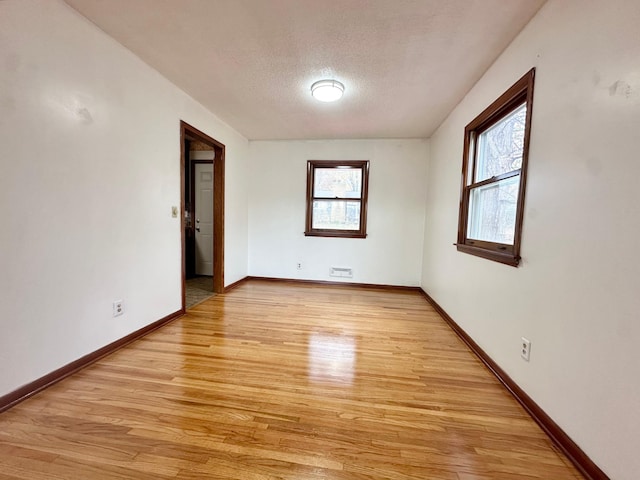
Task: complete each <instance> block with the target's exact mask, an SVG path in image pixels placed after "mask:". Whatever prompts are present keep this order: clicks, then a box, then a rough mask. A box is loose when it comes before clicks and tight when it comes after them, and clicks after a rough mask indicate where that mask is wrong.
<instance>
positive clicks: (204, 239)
mask: <svg viewBox="0 0 640 480" xmlns="http://www.w3.org/2000/svg"><path fill="white" fill-rule="evenodd" d="M180 133H181V152H182V153H181V159H180V164H181V174H182V175H181V177H182V182H181V187H182V192H183V194H182V219H183V221H182V226H183V228H182V306H183V309H186V308H190V307H192V306H193V305H195V304H197V303H200V302H201V301H203V300H204V299H206V298H209V297H210V296H211V295H213V294H214V293H222V292H223V291H224V145H222V144H221V143H219V142H217V141H216V140H214V139H213V138H211V137H209V136H207V135H206V134H204V133H203V132H201V131H199V130H197V129H195V128H193V127H191V126H190V125H188V124H186V123H184V122H181V124H180Z"/></svg>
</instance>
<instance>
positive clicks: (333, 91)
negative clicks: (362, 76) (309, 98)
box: [311, 80, 344, 102]
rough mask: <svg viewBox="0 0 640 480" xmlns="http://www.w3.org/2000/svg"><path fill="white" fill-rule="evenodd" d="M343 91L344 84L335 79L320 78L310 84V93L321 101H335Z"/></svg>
mask: <svg viewBox="0 0 640 480" xmlns="http://www.w3.org/2000/svg"><path fill="white" fill-rule="evenodd" d="M343 93H344V85H343V84H342V83H340V82H339V81H337V80H320V81H317V82H315V83H314V84H313V85H311V95H313V98H315V99H316V100H320V101H321V102H335V101H336V100H340V98H341V97H342V94H343Z"/></svg>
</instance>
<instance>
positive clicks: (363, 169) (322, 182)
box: [304, 160, 369, 238]
mask: <svg viewBox="0 0 640 480" xmlns="http://www.w3.org/2000/svg"><path fill="white" fill-rule="evenodd" d="M368 184H369V161H368V160H355V161H331V160H309V161H308V162H307V222H306V228H305V232H304V234H305V235H307V236H317V237H347V238H365V237H366V236H367V187H368Z"/></svg>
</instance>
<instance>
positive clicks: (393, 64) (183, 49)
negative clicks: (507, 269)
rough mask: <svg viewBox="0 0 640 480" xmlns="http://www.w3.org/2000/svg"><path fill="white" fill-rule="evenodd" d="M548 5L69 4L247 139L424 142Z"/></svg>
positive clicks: (188, 0)
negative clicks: (332, 97) (317, 92)
mask: <svg viewBox="0 0 640 480" xmlns="http://www.w3.org/2000/svg"><path fill="white" fill-rule="evenodd" d="M544 1H545V0H325V1H317V0H313V1H312V0H180V1H178V0H108V1H105V0H66V2H67V3H68V4H69V5H71V6H72V7H73V8H75V9H76V10H78V11H79V12H80V13H81V14H83V15H84V16H86V17H87V18H89V19H90V20H91V21H93V22H94V23H95V24H96V25H98V26H99V27H100V28H101V29H103V30H104V31H105V32H107V33H108V34H109V35H111V36H112V37H114V38H115V39H116V40H117V41H119V42H120V43H122V44H123V45H124V46H126V47H127V48H129V49H130V50H132V51H133V52H134V53H135V54H137V55H138V56H139V57H140V58H142V59H143V60H144V61H145V62H147V63H148V64H149V65H151V66H153V67H154V68H155V69H157V70H158V71H159V72H160V73H162V74H163V75H164V76H165V77H167V78H168V79H169V80H171V81H172V82H173V83H175V84H176V85H177V86H179V87H180V88H182V89H183V90H185V91H186V92H187V93H189V94H190V95H191V96H192V97H194V98H195V99H196V100H198V101H199V102H200V103H202V104H203V105H205V106H206V107H207V108H208V109H210V110H211V111H212V112H214V113H215V114H216V115H218V116H219V117H220V118H221V119H222V120H224V121H225V122H227V123H228V124H229V125H231V126H232V127H234V128H235V129H236V130H238V131H239V132H240V133H242V134H243V135H244V136H246V137H247V138H249V139H252V140H255V139H317V138H416V137H418V138H424V137H429V136H430V135H431V134H432V133H433V131H434V130H435V129H436V128H437V127H438V125H439V124H440V123H441V122H442V121H443V120H444V119H445V117H446V116H447V114H448V113H449V112H450V111H451V110H452V109H453V108H454V107H455V105H456V104H457V103H458V102H459V101H460V100H461V99H462V97H463V96H464V95H465V94H466V93H467V91H468V90H469V89H470V88H471V86H472V85H473V84H474V83H475V82H476V81H477V80H478V79H479V78H480V76H481V75H482V74H483V73H484V71H485V70H486V69H487V68H488V67H489V66H490V65H491V63H492V62H493V61H494V60H495V59H496V57H497V56H498V55H499V54H500V53H501V52H502V50H504V48H505V47H506V46H507V45H508V44H509V43H510V42H511V40H512V39H513V38H514V37H515V36H516V35H517V34H518V32H520V30H521V29H522V28H523V27H524V26H525V25H526V24H527V22H528V21H529V19H530V18H531V17H532V16H533V15H534V14H535V13H536V12H537V10H538V9H539V8H540V6H541V5H542V4H543V3H544ZM523 73H524V72H523ZM323 78H335V79H337V80H339V81H341V82H342V83H344V85H345V87H346V89H345V95H344V97H343V98H342V100H341V101H339V102H337V103H332V104H323V103H321V102H318V101H316V100H314V99H313V98H312V97H311V95H310V89H309V88H310V86H311V84H312V83H313V82H314V81H316V80H320V79H323Z"/></svg>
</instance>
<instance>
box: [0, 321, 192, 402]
mask: <svg viewBox="0 0 640 480" xmlns="http://www.w3.org/2000/svg"><path fill="white" fill-rule="evenodd" d="M182 315H184V310H178V311H177V312H173V313H171V314H169V315H167V316H166V317H164V318H161V319H160V320H158V321H156V322H153V323H151V324H149V325H147V326H146V327H142V328H140V329H139V330H136V331H135V332H133V333H130V334H129V335H127V336H126V337H122V338H121V339H120V340H116V341H115V342H112V343H110V344H109V345H105V346H104V347H102V348H99V349H98V350H96V351H95V352H91V353H88V354H87V355H85V356H84V357H80V358H79V359H77V360H74V361H73V362H71V363H68V364H67V365H65V366H63V367H60V368H58V369H57V370H54V371H53V372H51V373H48V374H46V375H45V376H43V377H40V378H38V379H37V380H34V381H33V382H30V383H27V384H26V385H23V386H22V387H20V388H18V389H16V390H14V391H13V392H9V393H7V394H6V395H3V396H1V397H0V412H3V411H5V410H7V409H9V408H11V407H13V406H14V405H16V404H18V403H20V402H21V401H23V400H26V399H27V398H29V397H31V396H33V395H35V394H36V393H38V392H40V391H42V390H44V389H45V388H47V387H50V386H51V385H53V384H54V383H57V382H59V381H60V380H62V379H63V378H66V377H68V376H69V375H72V374H74V373H76V372H77V371H78V370H82V369H83V368H85V367H87V366H89V365H91V364H92V363H94V362H96V361H98V360H100V359H101V358H102V357H105V356H107V355H109V354H110V353H113V352H115V351H116V350H118V349H120V348H122V347H124V346H125V345H128V344H129V343H131V342H133V341H135V340H138V339H139V338H141V337H144V336H145V335H146V334H148V333H150V332H152V331H154V330H157V329H158V328H160V327H162V326H164V325H166V324H167V323H169V322H171V321H172V320H175V319H176V318H178V317H180V316H182Z"/></svg>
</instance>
